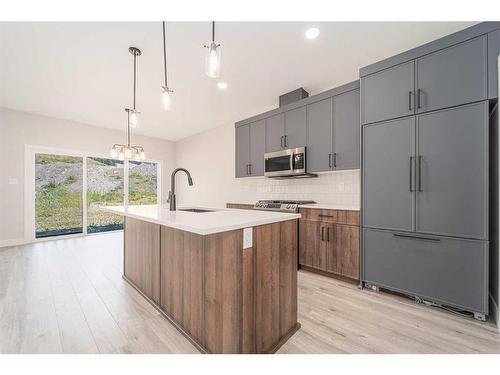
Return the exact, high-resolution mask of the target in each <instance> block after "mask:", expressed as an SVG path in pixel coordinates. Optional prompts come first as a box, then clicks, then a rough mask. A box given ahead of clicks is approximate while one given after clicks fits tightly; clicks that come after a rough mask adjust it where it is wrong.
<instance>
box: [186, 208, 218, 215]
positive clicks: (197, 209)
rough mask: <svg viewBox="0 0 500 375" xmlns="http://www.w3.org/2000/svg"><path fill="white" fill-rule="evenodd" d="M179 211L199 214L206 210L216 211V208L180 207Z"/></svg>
mask: <svg viewBox="0 0 500 375" xmlns="http://www.w3.org/2000/svg"><path fill="white" fill-rule="evenodd" d="M179 211H188V212H196V213H198V214H201V213H204V212H214V210H205V209H203V208H179Z"/></svg>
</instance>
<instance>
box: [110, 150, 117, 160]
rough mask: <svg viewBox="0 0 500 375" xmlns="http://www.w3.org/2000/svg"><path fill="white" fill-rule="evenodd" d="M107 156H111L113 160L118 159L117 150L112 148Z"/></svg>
mask: <svg viewBox="0 0 500 375" xmlns="http://www.w3.org/2000/svg"><path fill="white" fill-rule="evenodd" d="M109 156H111V157H112V158H113V159H116V158H117V157H118V150H117V149H116V148H115V147H112V148H111V151H110V152H109Z"/></svg>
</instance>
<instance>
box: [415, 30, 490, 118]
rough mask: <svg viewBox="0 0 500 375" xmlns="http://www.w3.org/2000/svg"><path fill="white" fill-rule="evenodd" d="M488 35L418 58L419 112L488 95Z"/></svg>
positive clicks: (463, 102)
mask: <svg viewBox="0 0 500 375" xmlns="http://www.w3.org/2000/svg"><path fill="white" fill-rule="evenodd" d="M486 39H487V38H486V36H485V35H484V36H481V37H478V38H475V39H472V40H469V41H467V42H463V43H460V44H457V45H455V46H451V47H448V48H445V49H443V50H441V51H437V52H435V53H432V54H430V55H427V56H424V57H421V58H419V59H417V65H416V72H417V75H416V79H417V92H416V93H415V95H416V103H417V112H427V111H432V110H435V109H441V108H446V107H452V106H456V105H460V104H466V103H471V102H474V101H479V100H483V99H486V98H487V63H486V62H487V58H488V57H487V53H488V51H487V44H486Z"/></svg>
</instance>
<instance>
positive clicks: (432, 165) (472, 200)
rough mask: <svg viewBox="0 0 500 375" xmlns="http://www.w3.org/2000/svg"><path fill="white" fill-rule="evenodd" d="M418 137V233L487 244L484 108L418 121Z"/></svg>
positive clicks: (480, 105) (482, 105)
mask: <svg viewBox="0 0 500 375" xmlns="http://www.w3.org/2000/svg"><path fill="white" fill-rule="evenodd" d="M416 134H417V153H416V155H417V164H416V173H417V180H418V186H417V191H418V193H417V198H416V202H417V203H416V230H417V232H421V233H430V234H440V235H448V236H457V237H466V238H475V239H486V238H487V229H488V228H487V227H488V225H487V218H488V195H487V190H486V189H487V185H488V182H487V181H488V180H487V179H488V104H487V102H480V103H475V104H470V105H465V106H461V107H456V108H451V109H446V110H441V111H437V112H432V113H428V114H423V115H419V116H417V133H416ZM368 162H369V161H368Z"/></svg>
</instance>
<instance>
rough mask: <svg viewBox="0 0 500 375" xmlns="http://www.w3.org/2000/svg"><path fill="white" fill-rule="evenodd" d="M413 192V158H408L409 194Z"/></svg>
mask: <svg viewBox="0 0 500 375" xmlns="http://www.w3.org/2000/svg"><path fill="white" fill-rule="evenodd" d="M412 191H413V156H410V192H412Z"/></svg>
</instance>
